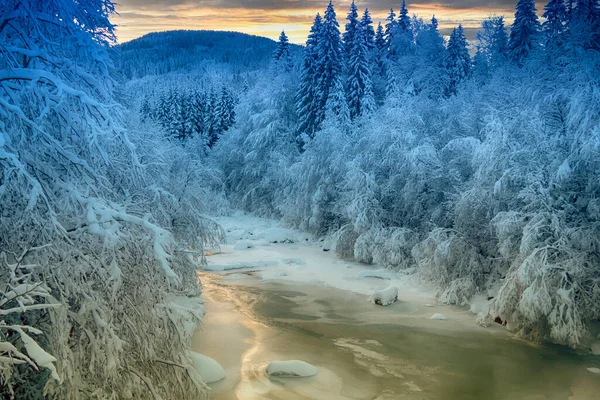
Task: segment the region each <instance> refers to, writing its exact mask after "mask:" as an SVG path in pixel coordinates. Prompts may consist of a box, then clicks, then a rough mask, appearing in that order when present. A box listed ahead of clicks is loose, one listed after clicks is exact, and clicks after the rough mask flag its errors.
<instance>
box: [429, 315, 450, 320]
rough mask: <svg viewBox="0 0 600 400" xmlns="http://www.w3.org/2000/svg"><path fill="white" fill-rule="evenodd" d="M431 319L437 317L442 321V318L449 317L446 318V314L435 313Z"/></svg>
mask: <svg viewBox="0 0 600 400" xmlns="http://www.w3.org/2000/svg"><path fill="white" fill-rule="evenodd" d="M431 319H437V320H440V321H441V320H445V319H448V318H446V316H445V315H444V314H433V315H432V316H431Z"/></svg>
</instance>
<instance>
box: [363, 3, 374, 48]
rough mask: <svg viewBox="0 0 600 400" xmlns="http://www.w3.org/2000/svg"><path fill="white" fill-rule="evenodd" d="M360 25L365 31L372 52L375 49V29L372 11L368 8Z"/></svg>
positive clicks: (368, 46)
mask: <svg viewBox="0 0 600 400" xmlns="http://www.w3.org/2000/svg"><path fill="white" fill-rule="evenodd" d="M360 25H361V27H362V28H363V29H364V31H365V42H366V44H367V50H368V51H369V52H371V51H373V49H375V30H374V29H373V19H372V18H371V13H369V9H368V8H365V11H364V12H363V15H362V18H361V20H360Z"/></svg>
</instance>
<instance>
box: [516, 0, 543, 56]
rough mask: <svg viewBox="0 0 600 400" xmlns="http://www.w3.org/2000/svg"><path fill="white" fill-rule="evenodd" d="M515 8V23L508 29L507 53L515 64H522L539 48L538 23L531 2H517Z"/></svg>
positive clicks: (527, 0) (528, 0) (520, 0)
mask: <svg viewBox="0 0 600 400" xmlns="http://www.w3.org/2000/svg"><path fill="white" fill-rule="evenodd" d="M515 8H516V12H515V21H514V22H513V24H512V26H511V29H510V40H509V42H508V52H509V54H510V56H511V57H512V59H513V60H514V61H516V62H517V64H522V63H523V61H524V60H525V59H526V58H527V57H528V56H529V55H530V54H531V53H532V52H533V51H535V50H536V49H537V48H538V47H539V37H538V33H539V31H540V22H539V21H538V17H537V14H536V11H537V9H536V8H535V3H534V1H533V0H519V2H518V3H517V5H516V7H515Z"/></svg>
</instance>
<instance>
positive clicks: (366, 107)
mask: <svg viewBox="0 0 600 400" xmlns="http://www.w3.org/2000/svg"><path fill="white" fill-rule="evenodd" d="M366 32H367V31H366V29H365V28H364V27H362V26H360V27H359V29H357V30H356V32H355V33H354V37H353V40H352V41H351V42H349V43H347V44H348V45H349V57H350V59H349V63H348V73H347V77H346V80H347V82H346V87H347V88H348V108H349V110H350V118H351V119H355V118H357V117H359V116H361V115H364V114H368V113H370V112H372V111H373V110H374V109H375V99H374V96H373V83H372V80H371V69H370V60H369V49H368V45H367V40H366V36H365V34H366Z"/></svg>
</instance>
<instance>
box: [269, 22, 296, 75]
mask: <svg viewBox="0 0 600 400" xmlns="http://www.w3.org/2000/svg"><path fill="white" fill-rule="evenodd" d="M273 60H275V61H276V62H277V63H278V64H279V65H281V66H282V67H283V69H284V70H286V71H289V70H290V69H291V68H292V56H291V54H290V42H289V40H288V37H287V35H286V34H285V31H281V35H279V42H277V48H276V49H275V51H274V52H273Z"/></svg>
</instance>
